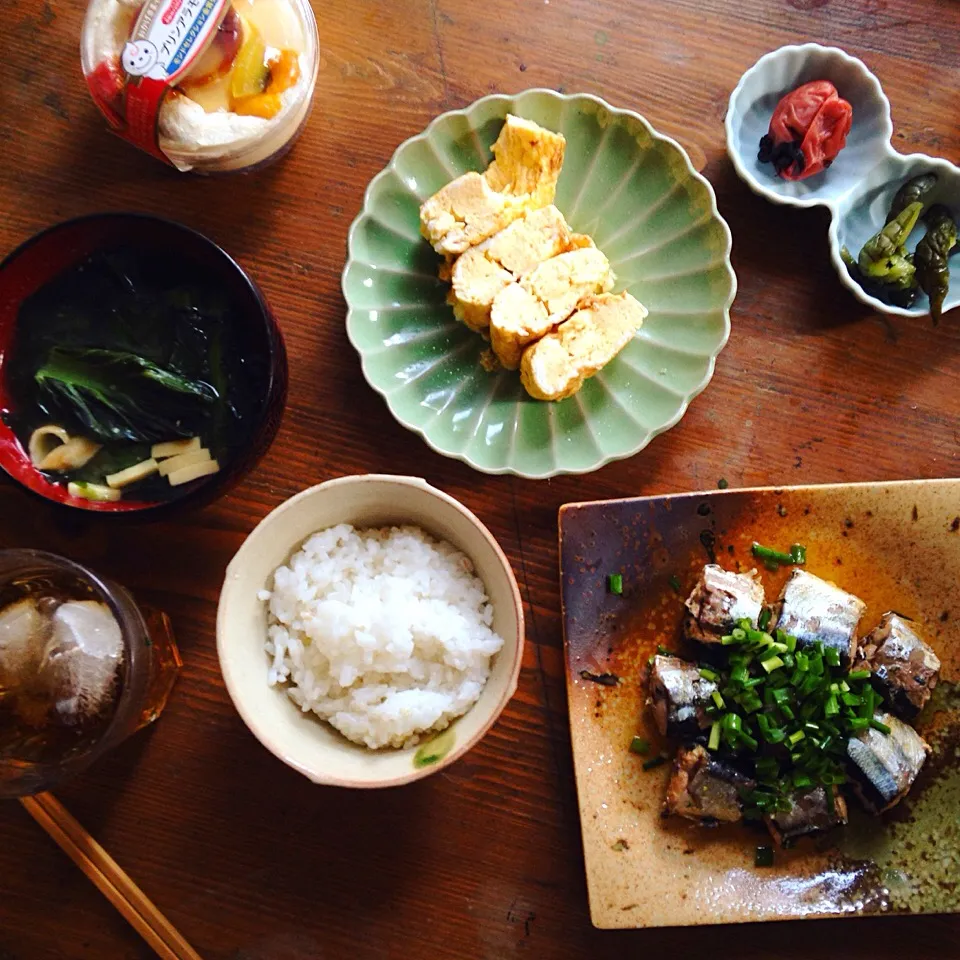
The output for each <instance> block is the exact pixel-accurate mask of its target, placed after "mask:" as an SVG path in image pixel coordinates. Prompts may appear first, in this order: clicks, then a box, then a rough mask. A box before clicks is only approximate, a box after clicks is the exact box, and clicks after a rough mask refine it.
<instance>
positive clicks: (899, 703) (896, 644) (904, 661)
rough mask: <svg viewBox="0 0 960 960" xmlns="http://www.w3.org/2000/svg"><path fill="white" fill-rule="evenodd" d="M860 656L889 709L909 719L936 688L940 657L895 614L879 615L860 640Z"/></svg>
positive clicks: (921, 707)
mask: <svg viewBox="0 0 960 960" xmlns="http://www.w3.org/2000/svg"><path fill="white" fill-rule="evenodd" d="M860 655H861V659H862V661H863V663H864V665H865V666H868V667H869V668H870V670H871V671H872V672H873V684H874V686H875V687H876V688H877V689H878V690H879V691H880V692H881V693H882V694H883V696H884V699H885V700H886V701H887V703H888V705H889V706H890V709H891V710H892V711H893V712H894V713H896V714H897V715H898V716H901V717H903V719H904V720H913V719H914V718H915V717H916V715H917V714H918V713H919V712H920V711H921V710H922V709H923V708H924V705H925V704H926V702H927V701H928V700H929V699H930V694H931V693H932V692H933V688H934V687H935V686H936V685H937V680H938V679H939V677H940V658H939V657H938V656H937V655H936V654H935V653H934V652H933V650H932V649H931V647H930V646H929V645H928V644H926V643H924V641H923V640H921V639H920V637H918V636H917V634H916V633H915V631H914V629H913V627H912V626H911V625H910V623H909V622H908V621H907V620H906V618H904V617H902V616H900V614H898V613H885V614H884V615H883V619H882V620H881V621H880V625H879V626H878V627H877V628H876V629H875V630H874V631H873V632H872V633H870V634H868V635H867V636H866V637H865V638H864V639H863V640H862V641H861V644H860ZM858 665H859V664H858Z"/></svg>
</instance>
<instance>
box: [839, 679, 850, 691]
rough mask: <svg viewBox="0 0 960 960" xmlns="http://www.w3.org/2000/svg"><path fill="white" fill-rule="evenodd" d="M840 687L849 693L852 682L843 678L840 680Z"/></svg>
mask: <svg viewBox="0 0 960 960" xmlns="http://www.w3.org/2000/svg"><path fill="white" fill-rule="evenodd" d="M840 689H841V690H842V691H843V692H844V693H849V692H850V684H849V683H847V681H846V680H841V681H840Z"/></svg>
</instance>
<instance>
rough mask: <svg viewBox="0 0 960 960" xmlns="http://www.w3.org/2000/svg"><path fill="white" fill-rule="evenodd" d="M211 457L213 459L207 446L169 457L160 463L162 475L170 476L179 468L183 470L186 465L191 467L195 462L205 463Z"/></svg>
mask: <svg viewBox="0 0 960 960" xmlns="http://www.w3.org/2000/svg"><path fill="white" fill-rule="evenodd" d="M210 459H212V458H211V456H210V451H209V450H207V448H206V447H203V448H201V449H200V450H191V451H190V452H189V453H181V454H180V455H179V456H177V457H169V458H168V459H167V460H163V461H162V462H161V463H160V467H159V470H160V476H161V477H168V476H169V475H170V474H171V473H176V471H177V470H182V469H183V468H184V467H190V466H193V464H195V463H203V462H204V461H206V460H210Z"/></svg>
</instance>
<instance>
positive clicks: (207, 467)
mask: <svg viewBox="0 0 960 960" xmlns="http://www.w3.org/2000/svg"><path fill="white" fill-rule="evenodd" d="M219 469H220V464H219V463H217V461H216V460H203V461H201V462H200V463H193V464H191V465H190V466H189V467H181V468H180V469H179V470H175V471H174V472H173V473H171V474H169V475H168V476H167V479H168V480H169V481H170V486H171V487H179V486H180V484H182V483H189V482H190V481H191V480H199V479H200V477H209V476H210V475H211V474H213V473H216V472H217V471H218V470H219Z"/></svg>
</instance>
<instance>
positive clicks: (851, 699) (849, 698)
mask: <svg viewBox="0 0 960 960" xmlns="http://www.w3.org/2000/svg"><path fill="white" fill-rule="evenodd" d="M840 699H841V700H842V701H843V702H844V703H845V704H846V705H847V706H848V707H859V706H860V704H861V703H863V697H858V696H857V695H856V694H855V693H844V694H841V695H840Z"/></svg>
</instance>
